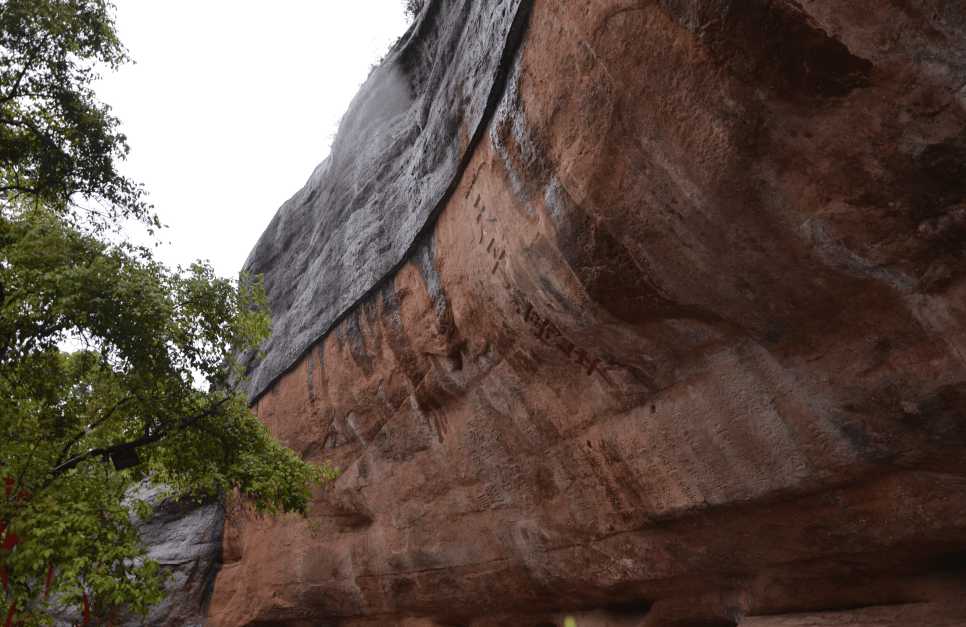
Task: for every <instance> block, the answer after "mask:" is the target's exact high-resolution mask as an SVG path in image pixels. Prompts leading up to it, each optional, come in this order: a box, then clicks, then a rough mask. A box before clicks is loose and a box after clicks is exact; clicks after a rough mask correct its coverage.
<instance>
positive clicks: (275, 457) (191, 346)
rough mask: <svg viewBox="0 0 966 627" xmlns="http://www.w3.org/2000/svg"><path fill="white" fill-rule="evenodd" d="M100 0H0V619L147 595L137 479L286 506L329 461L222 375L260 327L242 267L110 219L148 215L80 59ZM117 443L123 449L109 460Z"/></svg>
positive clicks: (102, 49)
mask: <svg viewBox="0 0 966 627" xmlns="http://www.w3.org/2000/svg"><path fill="white" fill-rule="evenodd" d="M112 10H113V6H112V5H111V4H109V3H108V2H106V1H105V0H0V486H3V489H4V490H5V491H6V493H5V495H0V496H2V498H0V582H2V590H0V620H2V619H5V617H6V616H7V614H8V612H9V611H12V612H13V613H12V614H10V616H11V619H12V620H13V622H14V624H18V623H23V624H25V625H26V626H27V627H31V626H33V625H37V624H42V623H45V622H50V620H49V617H48V616H47V614H46V613H45V609H46V608H47V604H48V603H53V602H56V603H57V604H59V605H68V606H71V605H73V606H79V605H83V606H84V608H85V609H84V611H85V613H86V612H87V611H88V610H90V611H91V612H92V613H93V615H94V616H95V617H100V618H102V619H106V618H107V617H109V616H111V615H112V614H113V613H114V612H115V611H118V610H122V611H128V612H135V613H144V612H146V611H147V608H148V607H149V606H150V605H151V604H153V603H157V602H158V601H159V600H160V599H161V598H162V597H163V586H162V584H163V582H164V581H165V580H166V578H167V575H166V574H165V573H164V572H163V571H162V570H161V569H160V567H159V565H158V564H157V563H155V562H153V561H152V560H149V559H145V555H144V547H143V545H142V543H141V541H140V537H139V535H138V531H137V527H136V526H135V525H134V524H133V522H132V520H133V518H132V514H133V515H136V516H137V517H139V518H141V519H144V518H146V517H147V516H148V515H150V507H149V505H148V504H147V503H145V502H143V501H141V500H138V499H136V498H130V497H128V496H125V494H126V490H128V488H130V487H131V486H132V485H134V483H136V482H139V481H144V480H146V481H149V482H152V483H154V484H159V483H164V484H166V485H167V486H168V488H169V489H170V490H171V491H172V492H173V493H175V494H185V495H190V496H191V497H193V498H202V497H211V496H218V497H223V498H237V497H236V495H237V496H238V497H241V498H243V499H245V500H246V501H247V502H248V503H249V504H250V505H251V506H252V507H253V508H254V509H255V510H256V511H257V512H261V513H264V514H268V515H278V514H285V513H293V514H301V515H304V514H305V513H306V512H307V511H308V502H309V499H310V498H311V492H310V490H309V488H310V487H311V486H313V485H319V484H321V483H322V482H323V481H325V480H327V479H333V478H335V477H337V476H338V471H336V470H335V469H334V468H332V466H331V464H328V463H327V464H326V465H325V466H323V467H321V468H319V467H316V466H313V465H310V464H306V463H303V462H302V460H301V459H300V458H299V456H298V455H296V454H295V453H293V452H292V451H290V450H288V449H287V448H285V446H283V445H282V443H281V442H280V441H279V440H277V439H275V438H273V437H271V435H270V434H269V432H268V429H267V428H266V427H265V426H264V425H262V424H261V423H259V422H258V420H257V419H256V418H255V417H254V416H253V415H252V413H251V412H250V410H249V408H248V404H247V401H246V399H245V397H244V395H243V394H241V393H240V392H239V391H237V388H235V387H233V386H232V385H230V383H232V382H238V381H240V380H241V379H242V376H243V373H244V369H243V368H242V367H241V365H239V364H237V363H236V362H235V359H234V355H235V354H238V352H239V351H242V350H246V351H247V350H251V349H253V348H255V347H257V346H258V345H259V343H260V342H261V341H262V340H264V339H265V338H266V337H268V335H269V334H270V332H271V318H270V316H269V311H268V302H267V299H266V297H265V293H264V291H263V290H262V283H261V282H262V279H261V277H250V276H247V275H242V276H241V277H240V278H239V279H238V280H228V279H224V278H220V277H218V276H216V275H215V273H214V271H213V270H212V268H211V267H210V266H208V265H207V264H205V263H201V262H199V263H195V264H192V265H191V266H190V267H189V268H187V269H181V268H178V269H177V270H174V271H172V270H169V269H168V268H166V267H164V266H163V265H162V264H160V263H158V262H156V261H155V260H154V258H153V256H152V253H151V250H150V249H149V248H146V247H141V246H135V245H132V244H130V243H128V242H126V241H125V240H124V239H123V227H124V222H125V220H127V219H129V218H134V219H137V220H139V221H140V222H142V223H143V224H144V225H145V226H147V227H148V228H149V229H153V228H161V222H160V220H159V219H158V218H157V216H155V215H153V214H152V213H151V212H150V211H151V207H150V206H149V205H147V204H146V203H145V202H144V200H143V198H144V190H143V189H142V188H141V187H140V186H139V185H136V184H134V183H133V182H131V181H130V180H128V179H126V178H125V177H123V176H121V175H120V174H119V173H118V172H117V170H116V168H115V166H116V163H117V162H118V161H119V160H120V159H124V158H125V156H126V155H127V153H128V147H127V144H126V141H125V137H124V135H123V134H121V133H119V132H118V130H117V128H118V124H119V122H118V120H117V119H116V118H114V117H113V116H111V114H110V108H109V107H107V106H106V105H104V104H102V103H100V102H99V101H98V100H97V98H96V97H95V94H94V92H93V90H92V88H91V85H92V83H93V81H94V80H95V79H96V78H97V73H96V68H97V67H98V64H100V65H101V66H106V67H107V68H109V69H112V70H113V69H116V68H117V66H118V65H119V64H121V63H125V62H126V61H127V60H128V59H127V52H126V51H125V49H124V47H123V46H122V45H121V43H120V42H119V41H118V39H117V36H116V34H115V32H114V22H113V17H112V14H111V12H112ZM105 234H109V235H110V237H107V236H106V235H105ZM67 346H69V347H70V348H71V352H70V353H67V352H64V351H62V348H65V347H67ZM131 451H135V452H136V454H137V457H138V460H139V462H140V463H138V464H137V465H135V466H134V467H133V468H130V469H128V470H122V471H118V470H117V469H115V468H114V466H113V465H112V463H111V461H110V459H111V457H112V456H115V459H117V458H118V457H117V456H118V455H120V454H121V453H126V454H129V453H130V452H131ZM48 579H49V586H48Z"/></svg>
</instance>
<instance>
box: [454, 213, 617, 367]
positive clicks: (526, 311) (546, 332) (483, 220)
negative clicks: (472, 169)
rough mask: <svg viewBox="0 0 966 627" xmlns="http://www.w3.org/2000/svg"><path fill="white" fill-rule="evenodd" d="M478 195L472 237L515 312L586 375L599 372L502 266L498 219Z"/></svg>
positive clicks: (591, 359)
mask: <svg viewBox="0 0 966 627" xmlns="http://www.w3.org/2000/svg"><path fill="white" fill-rule="evenodd" d="M480 199H481V197H480V196H479V195H477V196H476V202H475V203H473V207H474V208H477V209H479V213H478V214H477V216H476V224H475V226H474V241H476V244H477V245H478V246H480V247H483V246H484V245H485V250H484V253H485V254H486V255H487V256H488V257H489V259H490V260H491V261H492V262H493V268H492V269H491V270H490V274H492V275H496V276H497V277H498V278H499V279H500V285H501V286H502V287H503V289H504V290H505V291H506V293H507V294H508V295H509V296H510V301H511V303H512V306H513V309H514V312H515V313H516V314H518V315H521V316H522V317H523V322H524V323H526V324H527V325H529V326H531V327H532V329H533V331H534V336H535V337H536V338H537V339H538V340H540V341H541V342H543V343H544V344H545V345H547V346H551V347H554V348H557V349H559V350H560V352H562V353H563V355H564V356H565V357H566V358H567V359H568V360H569V361H571V362H572V363H574V364H576V365H577V366H579V367H581V368H582V369H584V370H585V372H586V373H587V376H591V375H593V374H594V372H595V371H596V372H600V371H599V370H598V369H597V368H598V366H599V365H601V360H600V359H595V358H594V357H592V356H590V355H589V354H588V352H587V351H585V350H583V349H581V348H579V347H578V346H577V345H576V344H574V343H573V342H571V341H570V340H568V339H567V338H566V337H564V335H563V333H562V332H561V331H560V328H559V327H558V326H557V324H556V323H555V322H554V321H553V320H552V319H551V318H550V317H549V316H544V315H542V314H541V313H540V312H539V311H537V309H536V308H534V306H533V304H532V303H531V302H530V299H529V297H528V296H527V295H526V294H525V293H524V292H522V291H521V290H519V289H517V287H516V286H515V285H514V284H513V281H512V280H511V279H510V275H509V273H508V272H507V271H506V266H505V263H506V260H507V251H506V250H505V249H501V248H500V247H499V245H498V244H497V241H496V237H495V233H496V229H497V221H496V219H495V218H488V217H486V216H485V215H484V214H485V213H486V204H485V203H484V204H480ZM601 376H602V378H604V380H605V381H606V380H607V379H606V377H603V374H602V373H601Z"/></svg>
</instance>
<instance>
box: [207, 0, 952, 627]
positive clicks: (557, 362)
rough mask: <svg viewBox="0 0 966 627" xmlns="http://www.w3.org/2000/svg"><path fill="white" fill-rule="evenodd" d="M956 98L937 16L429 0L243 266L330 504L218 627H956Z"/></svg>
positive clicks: (237, 583) (250, 549) (806, 7)
mask: <svg viewBox="0 0 966 627" xmlns="http://www.w3.org/2000/svg"><path fill="white" fill-rule="evenodd" d="M466 51H469V52H466ZM407 86H408V88H407V89H408V91H407V89H404V87H407ZM964 86H966V5H963V4H962V3H955V2H943V1H941V0H935V1H932V2H906V3H896V2H891V1H887V0H868V1H867V2H862V3H840V2H833V1H831V0H815V1H813V2H809V3H803V4H799V3H796V2H793V1H791V0H789V1H784V0H749V1H747V2H736V1H731V2H729V1H728V0H725V1H723V2H710V1H701V0H682V1H678V2H671V1H670V0H668V1H666V2H663V3H662V2H658V1H656V0H649V1H629V0H600V1H594V2H587V1H584V0H555V1H550V0H533V1H532V2H529V1H527V0H521V1H519V2H509V1H506V0H505V1H503V2H481V1H480V2H473V1H470V0H467V1H457V0H432V1H430V2H429V3H428V5H427V7H426V8H425V9H424V11H423V14H422V15H421V16H420V18H419V19H418V21H417V23H416V24H415V25H414V27H413V29H411V31H410V32H409V33H408V34H407V36H406V37H404V38H403V40H402V41H401V42H400V43H399V44H398V45H397V46H396V48H394V49H393V50H392V51H391V52H390V54H389V55H388V56H387V59H386V61H385V62H384V65H383V67H382V68H380V69H378V70H377V71H376V72H375V73H374V74H373V76H372V77H371V78H370V81H369V83H367V85H366V86H364V87H363V90H362V92H360V96H359V97H358V98H357V99H356V101H354V104H353V108H352V109H350V112H349V113H348V114H347V118H346V120H347V121H346V122H344V124H343V128H342V129H341V131H340V135H339V138H338V139H337V141H336V144H335V146H334V147H333V156H332V157H331V158H330V159H329V160H328V161H327V162H325V163H323V164H322V165H321V166H320V167H319V168H318V169H317V171H316V173H315V174H314V175H313V177H312V179H311V180H310V181H309V183H308V184H307V186H306V188H305V189H304V190H302V191H301V192H300V193H299V194H297V195H296V196H295V197H293V199H292V200H291V201H289V203H287V204H286V205H285V206H283V208H282V209H281V210H280V212H279V214H278V215H277V216H276V218H275V220H274V221H273V223H272V225H271V226H270V228H269V230H268V231H266V234H265V235H264V236H263V238H262V240H261V241H260V242H259V244H258V246H257V247H256V249H255V251H253V254H252V257H250V259H249V262H248V268H249V269H250V270H251V271H254V272H262V273H265V274H266V276H267V280H268V283H267V285H268V289H269V293H270V296H271V297H272V301H273V307H274V309H275V311H276V316H277V328H278V329H279V333H278V334H277V335H276V338H275V339H274V340H273V341H272V342H271V343H269V344H268V345H266V358H265V360H264V361H261V362H259V361H257V360H252V361H251V375H252V376H251V379H250V380H251V387H250V388H249V393H250V396H251V398H252V401H253V407H254V409H255V411H257V413H258V415H259V417H260V418H261V419H262V420H264V421H265V422H266V423H268V424H269V425H270V427H271V429H272V431H273V433H275V434H276V435H278V436H279V437H281V438H282V439H283V440H284V441H285V442H286V443H287V444H289V445H290V446H292V447H293V448H295V449H296V450H298V451H300V452H301V453H302V454H303V455H304V456H305V457H306V458H307V459H310V460H315V461H319V462H321V461H322V460H324V459H332V460H333V461H334V462H335V463H336V465H337V466H339V467H340V468H342V469H344V476H343V477H342V478H340V479H339V480H337V481H335V482H333V483H331V484H328V485H327V486H326V487H324V488H323V489H321V490H320V491H319V492H318V495H317V498H316V500H315V502H314V512H313V516H314V517H315V519H316V520H317V521H318V523H319V525H320V528H319V533H318V535H316V536H313V535H312V534H311V533H310V532H309V531H308V530H307V529H306V527H305V525H304V524H303V523H299V522H284V521H277V522H256V521H246V520H245V519H243V518H239V519H236V520H235V521H234V522H233V523H230V524H229V525H228V526H227V528H226V530H225V541H224V547H223V551H222V561H223V562H224V567H223V568H222V570H221V572H220V573H219V575H218V577H217V580H216V582H215V588H214V596H213V600H212V604H211V612H210V615H209V618H208V625H209V627H241V626H252V627H254V626H257V625H292V626H302V625H313V626H314V625H340V626H341V625H344V626H347V627H348V626H359V627H362V626H365V625H376V624H379V625H399V626H403V625H407V626H412V627H416V626H417V625H418V626H430V625H440V626H442V625H462V626H472V627H488V626H489V625H503V626H506V625H519V626H521V627H522V626H532V627H537V626H541V627H549V625H551V624H553V625H558V626H559V625H563V621H564V618H565V617H566V616H568V615H573V616H575V617H576V618H577V624H578V625H579V626H580V627H585V626H587V627H596V626H600V627H616V626H618V625H621V626H625V625H626V626H627V627H630V626H631V625H634V626H642V627H663V626H669V625H682V626H683V625H695V626H697V625H735V624H741V625H749V626H754V627H765V626H779V625H782V626H791V625H796V626H797V625H840V624H841V625H844V624H850V625H899V624H902V625H909V624H931V625H962V624H966V605H964V603H963V601H962V600H961V599H962V591H963V590H964V589H966V572H964V568H966V552H964V551H966V524H964V523H966V491H964V488H966V409H964V408H966V405H964V402H966V272H964V269H966V248H964V242H966V237H964V236H966V87H964ZM397 94H403V96H405V97H403V96H398V97H397ZM407 94H408V95H407Z"/></svg>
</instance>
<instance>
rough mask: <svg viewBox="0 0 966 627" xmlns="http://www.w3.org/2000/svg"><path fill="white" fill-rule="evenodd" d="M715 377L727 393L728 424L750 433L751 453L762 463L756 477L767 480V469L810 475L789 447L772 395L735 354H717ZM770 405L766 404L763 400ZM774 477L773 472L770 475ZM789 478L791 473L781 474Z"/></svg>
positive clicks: (726, 411)
mask: <svg viewBox="0 0 966 627" xmlns="http://www.w3.org/2000/svg"><path fill="white" fill-rule="evenodd" d="M710 361H711V363H712V365H713V366H715V369H716V375H717V376H718V378H719V380H720V381H721V382H722V383H723V384H724V385H723V387H724V390H726V391H727V394H726V400H727V402H726V403H725V404H724V408H723V409H724V410H725V413H726V416H727V418H728V422H730V423H733V424H741V425H742V426H744V427H745V429H746V431H748V435H749V436H750V438H749V440H750V442H751V447H752V450H754V452H755V453H756V456H757V458H758V459H759V460H760V461H761V464H760V465H759V467H758V468H756V478H757V479H758V480H759V481H768V477H767V476H766V471H765V468H766V467H768V468H770V469H772V470H774V469H782V470H783V471H784V470H785V469H788V468H792V469H794V474H795V475H798V476H804V475H806V474H807V473H808V469H807V465H806V463H805V460H804V459H803V458H802V456H801V455H800V454H799V452H798V451H797V450H795V449H794V448H793V447H792V446H791V444H790V434H789V433H788V430H787V427H786V425H785V424H784V421H783V420H782V418H781V416H780V415H779V414H778V412H777V407H776V406H775V404H774V401H773V399H771V395H770V394H768V392H766V391H765V389H764V388H763V387H762V386H761V384H760V383H759V382H758V381H757V379H755V378H754V377H751V376H750V375H749V374H748V373H747V372H746V371H745V369H744V367H743V366H742V364H741V363H740V361H739V360H738V359H737V358H736V357H735V356H734V355H732V354H726V353H725V352H722V353H718V354H717V355H715V356H714V357H712V358H711V360H710ZM763 398H767V399H768V400H769V401H770V402H769V403H767V404H764V403H762V402H761V399H763ZM768 474H770V475H773V474H774V473H773V472H770V473H768ZM778 474H779V475H780V476H786V475H787V474H788V473H786V472H781V473H778Z"/></svg>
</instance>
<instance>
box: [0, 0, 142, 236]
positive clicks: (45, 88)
mask: <svg viewBox="0 0 966 627" xmlns="http://www.w3.org/2000/svg"><path fill="white" fill-rule="evenodd" d="M113 8H114V7H113V5H111V4H110V3H108V2H104V1H103V0H2V2H0V200H2V203H3V204H6V203H10V202H13V201H16V200H19V201H21V202H23V201H24V200H25V199H27V198H29V199H31V200H32V201H39V202H41V203H43V204H45V205H47V206H48V207H59V208H61V212H62V214H63V215H64V216H65V217H74V218H76V217H77V216H76V215H75V213H74V211H72V210H71V208H72V207H73V208H74V210H76V209H77V208H78V207H79V206H80V205H76V204H73V203H75V202H77V201H92V202H97V203H99V204H100V206H101V209H99V210H93V209H90V208H88V209H86V210H85V211H83V212H82V214H83V218H82V221H86V222H87V223H88V224H89V225H90V226H95V227H96V228H99V229H109V228H114V227H116V226H117V224H116V220H117V219H118V218H127V217H133V218H137V219H139V220H142V221H143V222H145V223H147V224H152V223H154V222H156V220H155V219H154V216H153V215H151V214H150V209H151V207H150V206H149V205H147V203H146V202H145V201H144V200H143V197H144V190H143V189H142V188H141V187H140V186H139V185H136V184H134V183H133V182H131V181H130V180H128V179H127V178H125V177H123V176H121V175H120V174H119V173H118V171H117V169H116V163H117V162H118V161H119V160H121V159H124V158H125V157H126V156H127V153H128V146H127V143H126V139H125V137H124V135H123V134H121V133H119V132H118V131H117V127H118V124H119V122H118V120H117V118H115V117H113V116H112V115H110V107H108V106H106V105H104V104H102V103H100V102H99V101H98V100H97V98H96V96H95V94H94V92H93V89H92V88H91V84H92V82H93V81H94V80H96V79H97V77H98V74H97V72H96V70H95V68H96V66H97V64H103V65H105V66H107V67H108V68H110V69H112V70H113V69H116V68H117V67H118V66H119V65H120V64H122V63H125V62H127V61H128V57H127V51H126V50H125V49H124V47H123V46H122V45H121V43H120V41H119V40H118V39H117V36H116V34H115V32H114V20H113V16H112V14H111V13H112V11H113Z"/></svg>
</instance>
